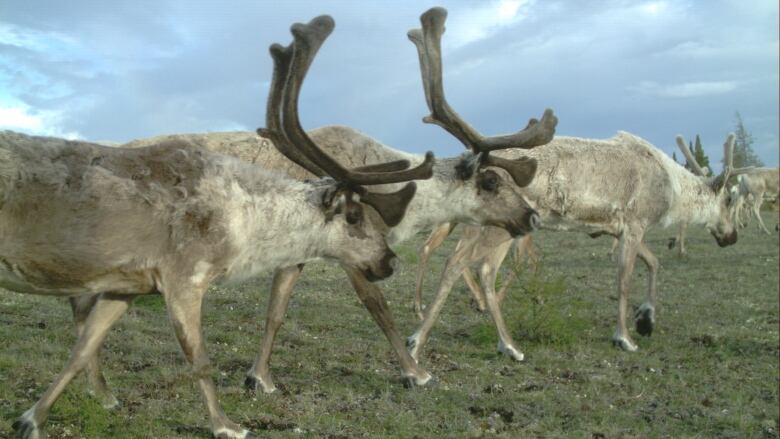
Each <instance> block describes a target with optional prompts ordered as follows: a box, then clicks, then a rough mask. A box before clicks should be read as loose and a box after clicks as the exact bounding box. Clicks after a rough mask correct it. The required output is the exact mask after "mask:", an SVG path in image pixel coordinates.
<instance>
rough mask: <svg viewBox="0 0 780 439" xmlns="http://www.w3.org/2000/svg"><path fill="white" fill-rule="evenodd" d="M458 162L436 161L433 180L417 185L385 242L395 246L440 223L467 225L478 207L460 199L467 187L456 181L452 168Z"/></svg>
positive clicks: (466, 198) (451, 160)
mask: <svg viewBox="0 0 780 439" xmlns="http://www.w3.org/2000/svg"><path fill="white" fill-rule="evenodd" d="M459 161H460V158H441V159H437V160H436V164H435V165H434V168H433V178H430V179H428V180H418V181H417V193H416V194H415V196H414V198H412V201H411V202H410V203H409V207H407V209H406V215H404V219H403V220H402V221H401V222H400V223H399V224H398V225H397V226H395V227H393V228H392V229H391V230H390V233H389V234H388V237H387V241H388V243H390V244H397V243H400V242H403V241H406V240H407V239H410V238H411V237H413V236H414V235H415V234H416V233H417V232H419V231H420V230H429V229H431V228H433V227H434V226H436V225H437V224H441V223H444V222H463V223H470V222H471V220H470V218H471V215H470V212H471V211H472V210H473V209H476V208H478V207H479V206H476V205H474V206H471V205H469V200H472V199H473V197H471V196H463V194H462V192H463V191H465V190H466V188H465V185H466V184H468V183H465V182H463V181H462V180H460V179H458V178H457V177H456V174H455V166H456V165H457V164H458V162H459Z"/></svg>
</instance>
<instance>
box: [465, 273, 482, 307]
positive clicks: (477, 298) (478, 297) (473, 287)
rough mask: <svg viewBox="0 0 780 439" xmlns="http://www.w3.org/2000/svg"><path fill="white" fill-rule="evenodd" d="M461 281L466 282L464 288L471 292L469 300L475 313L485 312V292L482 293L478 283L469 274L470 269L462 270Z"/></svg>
mask: <svg viewBox="0 0 780 439" xmlns="http://www.w3.org/2000/svg"><path fill="white" fill-rule="evenodd" d="M463 280H464V281H465V282H466V286H467V287H469V291H471V298H472V300H473V301H474V306H476V308H477V311H479V312H485V310H487V304H486V303H485V292H484V291H482V287H480V286H479V282H477V280H476V279H475V278H474V275H473V274H472V273H471V268H468V267H467V268H465V269H464V270H463Z"/></svg>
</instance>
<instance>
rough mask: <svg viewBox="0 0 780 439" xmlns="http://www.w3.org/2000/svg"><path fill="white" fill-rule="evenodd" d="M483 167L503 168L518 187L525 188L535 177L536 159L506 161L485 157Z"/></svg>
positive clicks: (526, 158) (499, 158)
mask: <svg viewBox="0 0 780 439" xmlns="http://www.w3.org/2000/svg"><path fill="white" fill-rule="evenodd" d="M483 165H485V166H496V167H499V168H503V169H505V170H506V172H508V173H509V175H510V176H512V180H514V181H515V183H516V184H517V185H518V186H520V187H526V186H528V185H529V184H531V181H533V179H534V176H535V175H536V159H533V158H530V157H521V158H519V159H516V160H508V159H505V158H501V157H496V156H493V155H489V156H487V158H486V159H485V160H484V163H483Z"/></svg>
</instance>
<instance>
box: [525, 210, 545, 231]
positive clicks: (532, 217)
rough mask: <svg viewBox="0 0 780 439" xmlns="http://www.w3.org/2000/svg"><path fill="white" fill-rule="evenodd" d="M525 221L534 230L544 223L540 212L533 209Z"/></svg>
mask: <svg viewBox="0 0 780 439" xmlns="http://www.w3.org/2000/svg"><path fill="white" fill-rule="evenodd" d="M525 221H526V224H527V225H528V227H529V228H530V229H531V230H532V231H533V230H536V229H538V228H539V226H541V225H542V219H541V218H540V217H539V214H538V213H536V212H535V211H533V210H532V211H530V212H528V214H526V216H525Z"/></svg>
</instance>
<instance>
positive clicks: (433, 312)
mask: <svg viewBox="0 0 780 439" xmlns="http://www.w3.org/2000/svg"><path fill="white" fill-rule="evenodd" d="M470 250H471V245H464V246H462V247H461V248H457V249H456V250H455V252H454V253H453V254H452V255H451V256H450V258H449V259H448V260H447V264H446V265H445V266H444V271H443V272H442V275H441V280H440V281H439V289H438V291H437V293H436V298H435V299H434V301H433V303H431V304H430V305H429V306H428V308H427V310H426V311H427V312H426V313H425V319H423V322H422V324H421V325H420V327H419V328H418V329H417V331H416V332H415V333H414V334H412V335H411V336H410V337H409V338H407V339H406V346H407V347H409V353H410V354H411V355H412V358H414V360H415V361H418V362H419V361H420V352H421V351H422V348H423V346H425V343H426V342H427V341H428V336H429V335H430V332H431V329H432V328H433V325H434V323H436V319H437V318H438V317H439V313H440V312H441V309H442V307H443V306H444V302H445V301H446V300H447V296H449V294H450V291H452V287H453V285H454V284H455V282H456V281H457V280H458V278H460V276H461V274H462V273H463V270H464V269H465V268H466V267H465V265H464V261H463V258H464V256H465V254H466V252H468V251H470Z"/></svg>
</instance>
